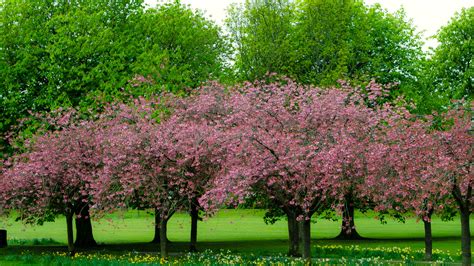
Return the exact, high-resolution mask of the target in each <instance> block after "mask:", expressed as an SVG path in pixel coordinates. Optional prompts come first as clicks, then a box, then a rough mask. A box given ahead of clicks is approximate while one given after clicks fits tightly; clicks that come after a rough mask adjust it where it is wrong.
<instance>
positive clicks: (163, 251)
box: [160, 217, 168, 259]
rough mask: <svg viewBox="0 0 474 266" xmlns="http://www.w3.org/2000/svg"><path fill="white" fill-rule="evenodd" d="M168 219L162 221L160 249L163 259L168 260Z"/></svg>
mask: <svg viewBox="0 0 474 266" xmlns="http://www.w3.org/2000/svg"><path fill="white" fill-rule="evenodd" d="M167 226H168V219H167V218H163V217H161V221H160V249H161V257H162V258H164V259H166V258H167V257H168V237H167Z"/></svg>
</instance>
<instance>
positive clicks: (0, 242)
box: [0, 230, 8, 248]
mask: <svg viewBox="0 0 474 266" xmlns="http://www.w3.org/2000/svg"><path fill="white" fill-rule="evenodd" d="M6 246H8V243H7V230H0V248H4V247H6Z"/></svg>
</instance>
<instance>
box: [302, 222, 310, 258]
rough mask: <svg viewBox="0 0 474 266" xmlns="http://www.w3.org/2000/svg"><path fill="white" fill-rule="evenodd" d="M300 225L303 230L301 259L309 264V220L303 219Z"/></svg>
mask: <svg viewBox="0 0 474 266" xmlns="http://www.w3.org/2000/svg"><path fill="white" fill-rule="evenodd" d="M300 223H301V224H302V227H301V228H302V229H303V230H302V231H303V235H302V237H303V239H302V244H303V259H305V260H306V261H307V263H311V220H310V219H308V220H306V219H304V220H302V221H301V222H300Z"/></svg>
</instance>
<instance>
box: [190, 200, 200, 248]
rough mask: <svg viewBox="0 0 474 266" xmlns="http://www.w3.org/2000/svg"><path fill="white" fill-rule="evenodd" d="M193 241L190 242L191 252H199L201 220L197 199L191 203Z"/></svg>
mask: <svg viewBox="0 0 474 266" xmlns="http://www.w3.org/2000/svg"><path fill="white" fill-rule="evenodd" d="M190 215H191V240H190V242H189V251H190V252H196V251H197V226H198V220H199V202H198V201H197V199H193V200H192V201H191V213H190Z"/></svg>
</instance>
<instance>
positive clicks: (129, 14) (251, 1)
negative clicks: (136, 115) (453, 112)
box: [0, 0, 474, 157]
mask: <svg viewBox="0 0 474 266" xmlns="http://www.w3.org/2000/svg"><path fill="white" fill-rule="evenodd" d="M473 12H474V8H469V9H466V10H463V11H462V12H461V13H459V14H457V15H456V16H455V17H454V18H453V19H452V21H451V22H450V23H449V25H447V26H446V27H443V28H442V29H441V30H440V32H439V34H438V39H439V41H440V43H441V44H440V46H439V47H438V48H437V49H436V50H435V51H434V53H433V54H432V55H429V56H427V54H425V53H423V51H422V50H421V46H422V41H421V39H420V36H419V35H418V33H417V32H416V29H415V28H414V26H413V25H412V24H411V23H410V22H409V20H408V18H407V17H406V16H405V14H404V13H403V11H399V12H396V13H393V14H392V13H389V12H387V11H386V10H384V9H382V8H381V7H380V6H377V5H376V6H372V7H369V6H366V5H364V3H363V2H362V1H358V0H350V1H329V0H298V1H289V0H271V1H267V0H265V1H264V0H248V1H246V2H245V4H243V5H241V6H234V7H232V8H230V9H229V12H228V19H227V22H226V29H227V32H228V34H227V35H226V34H223V33H222V32H223V31H222V30H221V29H220V28H219V27H218V26H217V25H216V24H215V23H214V22H212V21H210V20H208V19H206V18H205V17H204V16H203V15H202V13H201V12H199V11H195V10H191V9H190V8H189V7H187V6H185V5H182V4H181V3H179V1H175V2H172V3H166V4H161V5H158V6H156V7H154V8H148V9H145V6H144V2H143V0H127V1H121V2H120V3H116V2H110V1H105V0H100V1H92V0H87V1H83V0H81V1H67V2H64V1H40V0H34V1H26V0H2V1H0V25H1V27H0V79H1V80H2V84H0V113H1V116H0V134H1V135H2V138H1V139H0V153H2V155H1V156H2V157H6V156H7V155H8V154H11V153H12V152H13V151H12V150H11V146H9V144H8V141H7V139H8V138H9V136H10V135H11V134H13V136H16V135H18V134H20V133H21V134H22V135H24V136H25V137H26V138H28V137H29V136H31V132H34V130H35V128H36V127H37V126H38V125H37V123H34V122H32V121H30V123H29V124H28V125H21V126H18V120H21V119H24V118H27V117H31V115H30V112H33V113H36V112H43V111H44V112H49V111H51V110H55V109H57V108H60V107H62V108H66V107H71V106H72V107H75V108H76V109H78V110H80V111H81V112H82V111H84V110H85V109H90V108H96V107H101V106H103V104H104V103H105V102H108V101H111V100H112V99H120V100H126V99H128V97H129V96H130V95H131V96H133V97H138V96H148V95H150V94H153V93H157V92H160V91H172V92H175V93H183V94H186V93H188V92H189V90H188V88H196V87H198V86H199V85H200V84H201V83H202V82H205V81H207V80H214V79H220V80H221V81H223V82H224V83H228V84H234V83H235V82H240V81H245V80H250V81H253V80H254V79H259V78H262V77H263V76H264V75H265V74H266V73H267V72H276V73H278V74H282V75H286V76H289V77H292V78H293V79H294V80H296V81H298V82H300V83H305V84H313V85H322V86H329V85H335V84H336V81H337V80H338V79H345V80H352V82H353V83H356V82H359V83H365V84H366V83H368V82H369V81H370V80H371V79H373V78H374V79H376V81H377V82H379V83H382V84H386V83H398V84H399V86H400V88H402V89H401V90H399V91H398V92H396V93H394V94H400V92H401V93H403V94H405V95H406V96H407V97H408V98H410V99H413V100H414V101H415V102H416V103H417V110H418V111H419V112H423V113H430V112H431V110H433V109H443V108H445V107H446V106H447V105H449V101H450V100H451V99H461V98H463V97H465V98H469V99H472V92H473V90H472V76H473V75H472V71H473V70H472V68H473V67H472V65H473V64H472V58H473V56H472V54H473V47H474V45H473V43H472V39H471V38H470V36H472V33H473V26H472V25H474V21H473V17H474V16H473ZM429 54H431V53H429ZM427 57H429V58H428V59H427ZM139 77H142V78H143V77H144V79H145V80H147V81H148V86H134V84H136V78H139Z"/></svg>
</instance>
